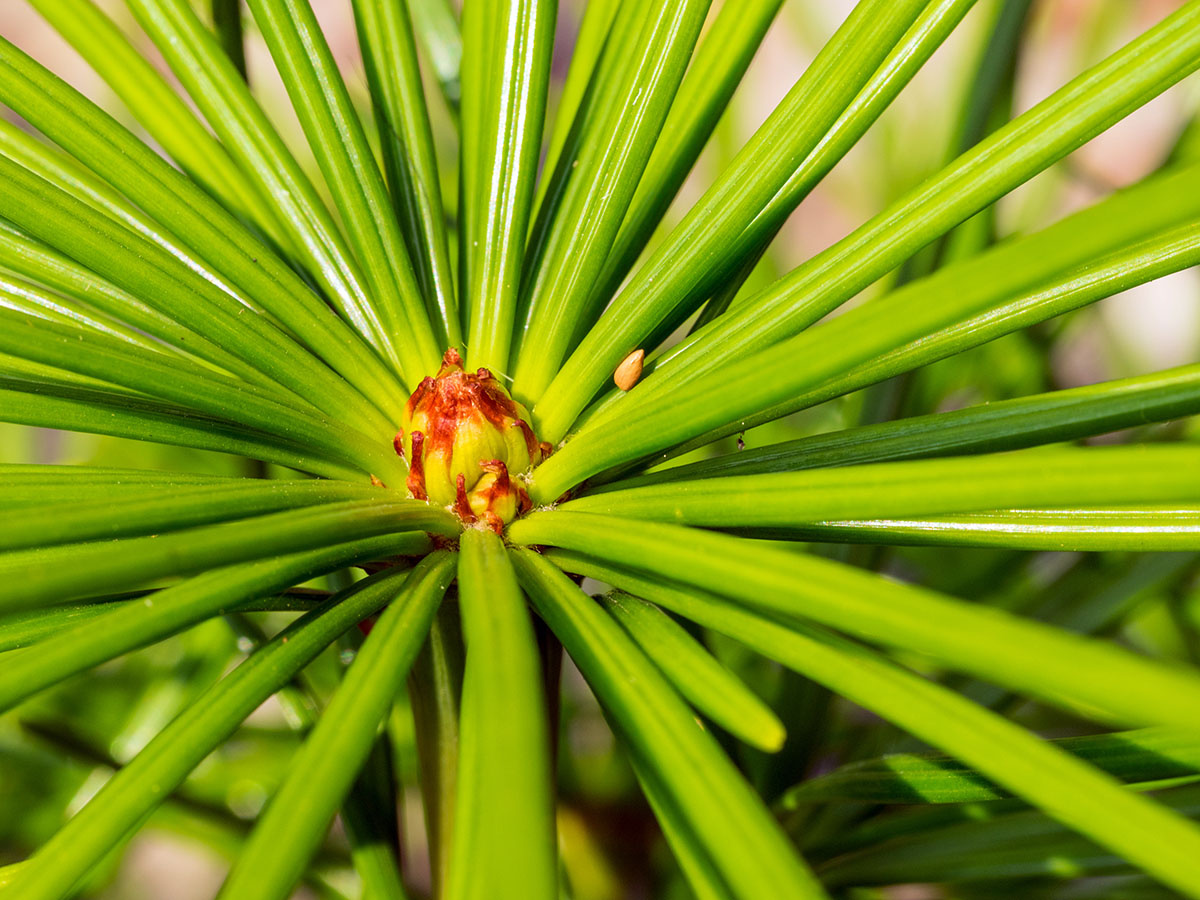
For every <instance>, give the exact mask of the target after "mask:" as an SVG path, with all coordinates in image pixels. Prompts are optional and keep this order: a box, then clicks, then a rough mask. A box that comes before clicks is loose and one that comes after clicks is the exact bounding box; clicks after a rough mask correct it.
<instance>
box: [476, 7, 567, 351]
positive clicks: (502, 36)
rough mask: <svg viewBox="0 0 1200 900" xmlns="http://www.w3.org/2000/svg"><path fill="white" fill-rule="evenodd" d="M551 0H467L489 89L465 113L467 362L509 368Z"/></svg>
mask: <svg viewBox="0 0 1200 900" xmlns="http://www.w3.org/2000/svg"><path fill="white" fill-rule="evenodd" d="M555 15H556V4H555V3H553V2H549V0H503V2H501V0H468V2H467V3H466V4H465V5H464V8H463V16H464V19H465V20H466V24H467V27H468V28H470V27H472V20H473V18H474V17H477V16H486V17H487V23H488V24H487V25H483V24H482V23H481V24H480V25H479V28H480V30H486V34H484V36H483V38H484V39H483V41H482V48H481V49H482V50H483V51H484V52H483V55H482V58H481V59H478V60H475V61H473V63H472V65H473V66H475V67H477V68H478V71H479V75H480V78H481V79H482V84H481V86H486V91H485V93H483V94H482V95H481V96H480V97H479V98H478V99H477V100H476V99H473V100H472V102H473V103H475V104H477V106H478V109H477V110H474V107H472V109H473V112H472V114H471V115H470V116H469V117H467V116H464V119H463V131H464V147H466V146H468V145H469V146H471V147H473V148H474V153H473V155H472V156H471V157H467V156H466V155H464V157H463V161H464V165H465V166H470V171H469V172H464V176H463V180H464V184H465V185H468V186H469V188H468V191H467V192H466V193H465V194H464V196H463V198H462V204H463V205H464V207H465V208H464V225H465V226H466V227H465V229H464V230H463V231H462V232H461V235H460V242H461V243H460V253H461V254H463V255H464V256H467V257H469V259H467V260H466V267H465V271H466V273H467V280H466V282H465V286H464V289H463V297H464V302H463V307H464V312H465V314H466V316H467V323H468V328H467V360H468V363H469V367H470V368H475V367H477V366H486V367H487V368H489V369H491V370H492V371H493V372H498V373H508V372H510V371H512V370H511V369H510V367H509V346H510V343H511V341H512V334H513V323H514V321H515V318H516V307H517V295H518V291H519V290H520V288H521V263H522V257H523V255H524V252H525V236H526V233H527V231H528V230H529V219H530V214H529V208H530V203H531V201H532V199H533V187H534V180H535V179H536V177H537V168H538V158H539V156H540V154H541V146H542V124H543V121H544V119H545V114H546V91H547V89H548V85H549V79H550V58H551V55H552V51H553V49H554V23H555Z"/></svg>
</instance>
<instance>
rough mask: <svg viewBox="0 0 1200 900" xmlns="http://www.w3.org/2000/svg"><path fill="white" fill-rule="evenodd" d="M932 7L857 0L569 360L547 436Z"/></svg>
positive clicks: (560, 431)
mask: <svg viewBox="0 0 1200 900" xmlns="http://www.w3.org/2000/svg"><path fill="white" fill-rule="evenodd" d="M925 5H926V4H925V2H924V0H903V2H894V0H889V2H885V0H866V2H863V3H859V4H858V5H856V6H855V8H854V10H853V11H852V12H851V13H850V15H849V17H848V18H847V19H846V21H845V22H844V23H843V25H842V26H841V27H840V28H839V29H838V31H837V33H836V34H835V35H834V36H833V38H832V39H831V40H830V41H829V43H827V44H826V45H825V47H824V48H823V49H822V50H821V52H820V53H819V54H818V56H817V58H816V59H815V60H814V61H813V63H812V65H811V66H809V68H808V69H807V71H806V72H805V73H804V75H803V76H802V77H801V78H800V80H799V81H798V82H797V83H796V85H795V86H794V87H793V88H792V90H791V92H790V93H789V94H788V96H787V97H786V98H785V100H784V101H783V103H781V104H780V105H779V107H778V108H777V109H776V110H775V112H774V113H772V114H771V117H770V118H769V119H768V120H767V122H766V124H765V125H764V126H763V127H762V128H760V129H759V130H758V132H756V133H755V135H754V137H753V138H752V139H751V140H750V141H749V142H748V143H747V145H746V146H745V147H744V148H743V149H742V151H741V152H740V153H739V154H738V156H737V158H736V159H735V160H734V162H733V164H732V165H731V166H730V167H729V169H728V170H727V171H726V172H725V173H724V174H723V175H722V177H721V179H720V180H719V181H718V182H717V183H716V184H714V185H713V186H712V187H711V188H710V189H709V190H708V191H707V192H706V193H705V195H704V197H703V198H701V200H700V201H699V202H698V203H697V204H696V205H695V206H694V207H693V208H692V209H691V210H690V211H689V212H688V214H687V216H685V217H684V220H683V221H682V222H681V223H680V224H679V226H678V227H677V228H675V230H674V231H672V233H671V235H670V236H669V239H668V240H666V241H664V242H663V244H662V245H661V246H660V247H659V248H658V249H657V250H656V251H655V253H654V254H653V255H652V256H651V258H650V259H648V260H647V261H646V263H645V264H644V265H643V266H642V267H641V268H640V269H639V270H638V271H637V273H636V274H635V275H634V277H633V279H632V280H631V282H630V283H629V285H628V286H627V287H626V288H625V290H624V291H622V293H621V295H620V297H618V298H617V300H616V301H615V302H614V303H613V305H612V306H611V307H610V308H609V309H608V310H607V312H606V313H605V315H604V316H602V317H601V319H600V321H599V323H598V324H597V327H596V328H595V329H593V331H591V332H590V333H589V335H588V336H587V338H585V339H584V341H583V342H582V343H581V344H580V346H579V347H578V348H577V349H576V350H575V352H574V353H573V354H572V355H571V357H570V358H569V359H568V360H567V362H566V363H565V364H564V365H563V366H562V369H561V371H560V372H559V374H558V375H557V376H556V377H555V379H554V383H553V385H552V386H551V387H550V388H548V389H547V391H546V393H545V396H544V397H542V398H541V400H540V401H539V406H540V408H539V409H538V410H537V411H536V412H535V416H537V419H538V433H539V434H540V435H542V436H543V437H545V438H546V439H547V440H550V441H551V442H555V443H556V442H558V441H559V440H561V439H562V438H563V436H564V435H565V434H566V433H567V430H568V429H569V428H570V425H571V423H572V421H574V419H575V417H576V416H577V415H578V414H579V411H580V410H582V409H583V407H584V406H585V405H586V404H587V403H588V401H590V400H591V398H592V397H593V396H594V394H595V393H596V391H597V390H599V389H600V388H601V387H602V386H603V385H604V383H605V382H606V381H608V379H609V378H610V377H611V376H612V373H613V371H614V370H615V369H616V367H617V363H619V362H620V361H621V360H622V359H624V357H625V356H626V355H627V354H628V353H629V352H630V351H632V350H634V349H636V348H637V347H639V346H641V343H640V338H641V337H643V336H644V335H645V334H646V333H647V332H648V330H649V329H650V328H652V327H653V325H654V324H655V323H656V322H657V321H658V320H659V319H660V318H662V316H663V314H665V310H664V311H661V313H660V314H658V315H656V314H655V311H656V310H657V309H658V307H659V305H660V304H659V303H658V302H656V301H657V300H658V298H659V297H660V296H668V295H667V294H664V293H660V291H661V287H660V286H661V285H664V284H665V285H670V284H673V283H674V281H675V280H676V279H677V278H679V277H680V273H683V274H684V275H686V274H687V273H689V272H690V273H692V274H693V276H694V274H695V271H696V269H697V268H703V267H704V266H706V265H707V260H708V258H710V257H713V256H715V255H720V254H723V250H724V245H725V244H727V243H729V242H730V241H732V240H733V239H735V238H736V237H737V235H738V234H740V233H741V232H742V230H743V229H744V228H745V227H746V225H747V224H748V223H749V222H750V221H751V220H752V219H753V218H754V216H755V215H756V214H757V213H758V212H759V211H760V210H761V209H762V208H763V207H764V206H766V204H767V203H768V202H769V201H770V200H771V198H772V197H773V196H774V195H775V193H776V192H777V191H778V190H779V189H780V188H781V187H782V186H783V185H784V183H785V182H786V180H787V178H788V177H789V176H790V175H791V174H792V173H793V172H794V171H795V170H796V168H797V167H798V166H799V165H800V164H801V163H803V161H804V159H805V158H806V157H807V156H808V155H809V154H810V153H811V152H812V150H813V149H814V148H815V147H816V146H817V145H818V143H819V142H820V140H821V138H822V136H824V134H825V133H826V132H827V131H828V130H829V128H830V127H831V126H832V125H833V124H834V122H835V121H836V119H837V117H838V115H840V114H841V113H842V112H843V111H844V110H845V108H846V106H847V105H848V104H849V103H850V102H851V101H852V100H853V99H854V97H855V95H856V94H857V93H858V91H859V89H860V88H861V87H862V86H863V85H864V84H865V83H866V81H867V79H869V78H870V76H871V75H872V74H873V73H874V71H875V69H876V68H877V67H878V66H879V64H880V63H881V62H883V60H884V58H885V56H886V55H887V53H888V51H890V50H891V49H892V47H893V46H894V45H895V44H896V42H897V41H898V40H899V39H900V38H901V36H902V35H903V34H904V32H905V31H906V30H907V29H908V27H909V26H910V25H912V23H913V21H914V20H915V19H916V17H917V16H918V14H919V13H920V11H921V9H922V8H923V7H924V6H925ZM666 305H667V306H668V307H669V306H670V305H673V304H671V303H667V304H666ZM532 349H536V348H531V350H532ZM646 349H650V348H646Z"/></svg>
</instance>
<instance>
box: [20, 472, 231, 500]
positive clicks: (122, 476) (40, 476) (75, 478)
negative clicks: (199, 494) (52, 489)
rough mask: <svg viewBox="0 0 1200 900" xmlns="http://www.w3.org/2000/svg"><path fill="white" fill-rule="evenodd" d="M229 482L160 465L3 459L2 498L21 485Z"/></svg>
mask: <svg viewBox="0 0 1200 900" xmlns="http://www.w3.org/2000/svg"><path fill="white" fill-rule="evenodd" d="M156 481H157V482H169V483H171V484H188V483H192V484H207V483H216V484H222V483H224V484H228V483H229V482H230V476H228V475H206V474H197V473H192V472H168V471H161V470H158V469H127V468H120V467H118V466H75V465H51V464H49V463H0V498H2V499H4V500H7V499H9V496H10V495H9V492H10V491H11V490H12V489H13V488H14V487H16V486H17V485H18V483H19V484H21V485H38V486H41V485H55V484H71V485H79V484H128V483H137V484H147V483H153V482H156Z"/></svg>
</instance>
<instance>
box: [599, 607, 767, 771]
mask: <svg viewBox="0 0 1200 900" xmlns="http://www.w3.org/2000/svg"><path fill="white" fill-rule="evenodd" d="M601 602H602V603H603V605H604V608H605V609H607V610H608V611H609V612H610V613H612V615H613V618H615V619H616V620H617V621H618V622H619V623H620V624H621V627H622V628H624V629H625V630H626V631H627V632H628V633H629V636H630V637H631V638H633V639H634V641H636V642H637V644H638V646H639V647H641V648H642V650H644V651H645V652H646V655H647V656H649V657H650V658H651V659H652V660H653V661H654V664H655V665H657V666H658V668H659V669H660V670H661V671H662V673H663V675H665V676H666V677H667V679H668V680H669V681H670V682H671V684H673V685H674V686H675V688H676V690H678V691H679V693H680V694H682V695H683V696H684V698H686V699H687V701H688V702H689V703H691V704H692V706H694V707H695V708H696V709H697V710H698V711H699V712H701V713H703V714H704V715H705V716H707V717H708V718H710V719H712V720H713V721H714V722H716V723H717V724H718V725H720V726H721V727H722V728H724V729H725V730H726V731H728V732H729V733H730V734H733V735H736V736H737V737H739V738H741V739H742V740H743V741H745V742H746V743H748V744H751V745H752V746H755V747H758V748H759V749H761V750H765V751H767V752H768V753H773V752H775V751H776V750H778V749H779V748H780V747H781V746H783V741H784V738H785V737H786V736H787V734H786V732H785V730H784V727H783V723H782V722H780V721H779V717H778V716H776V715H775V713H774V712H773V711H772V710H771V707H769V706H767V704H765V703H764V702H763V701H762V700H760V699H759V698H758V696H757V695H756V694H754V693H753V692H752V691H751V690H750V689H749V688H748V687H746V685H745V683H744V682H742V681H741V680H740V679H739V678H738V677H737V676H736V675H734V674H733V673H732V672H730V671H729V670H728V669H727V668H725V667H724V666H723V665H721V663H720V662H718V661H717V659H716V658H714V657H713V656H712V654H710V653H709V652H708V651H707V650H706V649H705V648H704V647H703V646H701V645H700V644H699V643H698V642H697V641H696V639H695V638H693V637H692V636H691V635H690V634H688V633H687V632H686V631H685V630H684V629H683V628H682V627H680V626H679V625H678V624H677V623H676V622H674V621H673V620H672V619H671V617H670V616H668V615H666V614H665V613H664V612H662V610H660V609H659V608H658V607H656V606H654V605H652V604H649V603H644V602H642V601H640V600H638V599H637V598H636V597H630V596H628V595H624V596H611V597H604V598H602V600H601Z"/></svg>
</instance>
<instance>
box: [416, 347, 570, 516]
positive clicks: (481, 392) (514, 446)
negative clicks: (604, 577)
mask: <svg viewBox="0 0 1200 900" xmlns="http://www.w3.org/2000/svg"><path fill="white" fill-rule="evenodd" d="M395 447H396V452H397V453H399V454H400V455H401V456H403V457H404V458H405V459H407V460H408V465H409V470H408V481H407V487H408V492H409V494H410V495H411V496H412V497H415V498H416V499H418V500H428V501H430V502H432V503H438V504H440V505H442V506H447V507H450V508H452V509H453V510H454V511H455V512H456V513H457V514H458V516H459V518H461V519H462V520H463V522H464V523H466V524H469V525H482V526H485V527H487V528H491V529H492V530H493V531H496V532H497V533H499V532H500V531H501V530H502V529H503V528H504V525H505V524H506V523H508V522H511V521H512V520H513V519H514V518H516V517H517V515H518V514H520V513H522V512H525V511H526V510H527V509H529V494H528V493H527V492H526V491H525V487H524V485H523V484H522V483H521V477H522V476H524V475H525V473H527V472H528V471H529V470H530V469H532V468H533V467H534V466H536V465H537V464H538V463H540V462H541V461H542V460H543V459H544V458H545V457H546V456H548V455H549V453H550V446H549V445H548V444H542V443H539V442H538V440H537V438H536V436H535V435H534V433H533V429H532V428H530V426H529V412H528V411H527V410H526V409H525V407H524V406H522V405H521V404H520V403H518V402H517V401H515V400H514V399H513V398H512V397H511V396H510V395H509V393H508V391H506V390H505V389H504V387H503V386H502V385H501V384H500V382H499V381H497V380H496V377H495V376H494V375H492V373H491V372H490V371H488V370H487V369H479V370H477V371H475V372H464V371H463V368H462V357H460V356H459V355H458V351H457V350H454V349H450V350H447V351H446V355H445V356H444V357H442V367H441V369H440V370H439V371H438V373H437V375H436V376H430V377H428V378H426V379H425V380H424V381H422V382H421V383H420V384H419V385H418V386H417V389H416V390H415V391H413V395H412V396H411V397H409V398H408V403H407V404H406V405H405V407H404V417H403V419H402V421H401V430H400V433H399V434H397V435H396V440H395Z"/></svg>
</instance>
